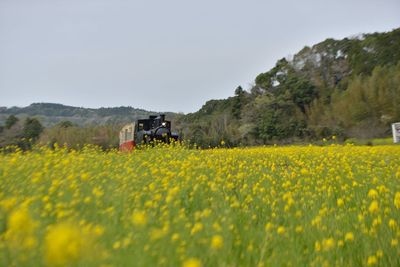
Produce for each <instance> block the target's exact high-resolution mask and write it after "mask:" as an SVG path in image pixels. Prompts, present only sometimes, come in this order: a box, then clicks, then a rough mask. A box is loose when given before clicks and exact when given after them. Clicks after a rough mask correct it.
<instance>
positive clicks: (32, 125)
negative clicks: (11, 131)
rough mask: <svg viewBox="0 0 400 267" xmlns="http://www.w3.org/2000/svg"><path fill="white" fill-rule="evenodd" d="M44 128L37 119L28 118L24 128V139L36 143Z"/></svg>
mask: <svg viewBox="0 0 400 267" xmlns="http://www.w3.org/2000/svg"><path fill="white" fill-rule="evenodd" d="M43 129H44V127H43V126H42V124H41V123H40V122H39V121H38V120H37V119H35V118H29V117H28V118H26V120H25V124H24V128H23V130H22V133H23V137H25V138H26V139H32V141H36V140H37V139H38V138H39V136H40V134H41V133H42V132H43Z"/></svg>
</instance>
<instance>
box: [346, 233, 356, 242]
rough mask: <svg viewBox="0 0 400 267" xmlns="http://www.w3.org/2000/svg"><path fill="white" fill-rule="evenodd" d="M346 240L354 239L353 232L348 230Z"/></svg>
mask: <svg viewBox="0 0 400 267" xmlns="http://www.w3.org/2000/svg"><path fill="white" fill-rule="evenodd" d="M344 240H345V241H353V240H354V235H353V233H352V232H347V233H346V234H345V236H344Z"/></svg>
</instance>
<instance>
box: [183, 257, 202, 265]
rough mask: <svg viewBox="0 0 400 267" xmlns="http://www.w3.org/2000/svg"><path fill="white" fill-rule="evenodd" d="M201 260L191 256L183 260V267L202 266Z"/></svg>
mask: <svg viewBox="0 0 400 267" xmlns="http://www.w3.org/2000/svg"><path fill="white" fill-rule="evenodd" d="M201 266H202V265H201V261H200V260H198V259H196V258H190V259H187V260H186V261H184V262H183V264H182V267H201Z"/></svg>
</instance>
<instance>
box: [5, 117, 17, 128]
mask: <svg viewBox="0 0 400 267" xmlns="http://www.w3.org/2000/svg"><path fill="white" fill-rule="evenodd" d="M18 121H19V119H18V118H17V117H15V116H14V115H10V116H8V118H7V119H6V123H5V127H6V129H10V128H11V127H12V126H13V125H14V124H16V123H17V122H18Z"/></svg>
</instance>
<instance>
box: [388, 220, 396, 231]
mask: <svg viewBox="0 0 400 267" xmlns="http://www.w3.org/2000/svg"><path fill="white" fill-rule="evenodd" d="M396 226H397V223H396V221H395V220H393V219H390V220H389V227H390V228H392V229H396Z"/></svg>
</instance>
